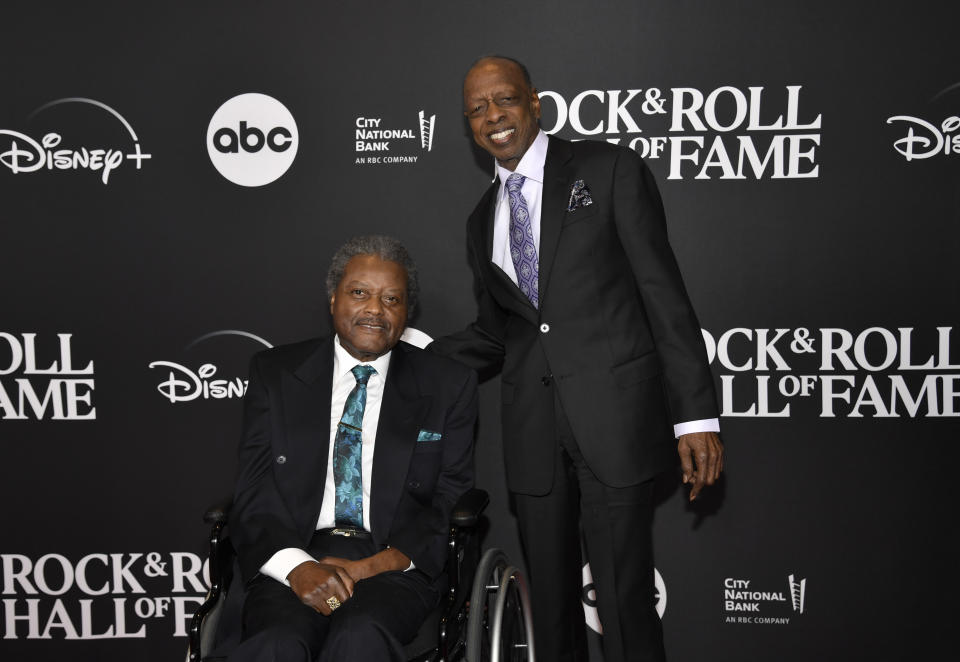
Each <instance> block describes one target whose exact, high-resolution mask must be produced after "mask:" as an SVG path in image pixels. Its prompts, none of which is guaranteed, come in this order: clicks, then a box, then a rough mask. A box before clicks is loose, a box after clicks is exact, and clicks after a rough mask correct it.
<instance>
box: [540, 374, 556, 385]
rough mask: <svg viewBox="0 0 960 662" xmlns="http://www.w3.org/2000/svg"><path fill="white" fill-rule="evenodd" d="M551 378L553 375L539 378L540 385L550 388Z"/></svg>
mask: <svg viewBox="0 0 960 662" xmlns="http://www.w3.org/2000/svg"><path fill="white" fill-rule="evenodd" d="M551 377H553V375H544V376H543V377H541V378H540V383H541V384H543V385H544V386H550V378H551Z"/></svg>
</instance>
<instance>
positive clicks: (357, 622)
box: [229, 535, 440, 662]
mask: <svg viewBox="0 0 960 662" xmlns="http://www.w3.org/2000/svg"><path fill="white" fill-rule="evenodd" d="M307 551H309V552H310V554H311V555H313V556H314V558H320V557H322V556H326V555H329V556H338V557H341V558H348V559H351V560H353V559H359V558H363V557H365V556H370V555H372V554H374V553H376V552H377V551H379V550H378V549H377V548H376V546H375V545H374V544H373V543H372V541H369V540H358V539H356V538H344V537H340V536H321V535H317V536H314V537H313V540H311V542H310V546H309V547H308V548H307ZM439 599H440V594H439V591H438V590H437V588H436V586H434V584H433V582H431V580H430V579H429V577H428V576H427V575H426V574H424V573H423V572H420V571H419V570H416V569H414V570H411V571H409V572H386V573H383V574H380V575H376V576H374V577H370V578H369V579H364V580H362V581H360V582H357V584H356V585H355V587H354V593H353V596H351V598H350V599H349V600H347V601H346V602H344V603H343V604H342V605H341V606H340V608H339V609H337V610H336V611H334V612H333V613H332V614H331V615H330V616H324V615H322V614H320V613H319V612H317V611H315V610H314V609H313V608H311V607H308V606H307V605H305V604H303V603H302V602H300V599H299V598H298V597H297V596H296V595H295V594H294V592H293V591H292V590H291V589H290V587H289V586H286V585H285V584H282V583H280V582H278V581H276V580H275V579H271V578H269V577H263V576H261V577H258V578H257V579H256V580H254V581H253V582H251V584H250V586H249V587H248V589H247V597H246V601H245V603H244V607H243V640H242V641H241V643H240V645H239V646H238V647H237V648H236V650H234V652H233V653H232V654H231V655H230V658H229V659H230V662H274V661H275V662H301V661H302V662H313V661H314V660H321V661H323V662H326V661H328V660H329V661H333V660H336V662H345V661H347V660H364V661H369V662H380V661H384V662H387V661H390V662H404V661H405V660H406V657H405V656H404V654H403V644H405V643H407V642H409V641H411V640H412V639H413V638H414V637H415V636H416V634H417V631H418V630H419V629H420V626H421V625H422V624H423V621H424V619H425V618H426V617H427V615H428V614H429V613H430V610H431V609H433V608H434V607H435V606H436V605H437V603H438V602H439Z"/></svg>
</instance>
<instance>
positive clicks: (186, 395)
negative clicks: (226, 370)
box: [149, 361, 247, 402]
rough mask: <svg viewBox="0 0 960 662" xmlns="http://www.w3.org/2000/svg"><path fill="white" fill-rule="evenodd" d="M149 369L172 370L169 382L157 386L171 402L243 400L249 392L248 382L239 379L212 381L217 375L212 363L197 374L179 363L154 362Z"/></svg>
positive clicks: (202, 367)
mask: <svg viewBox="0 0 960 662" xmlns="http://www.w3.org/2000/svg"><path fill="white" fill-rule="evenodd" d="M149 367H151V368H156V367H165V368H169V369H170V372H169V376H168V377H167V380H166V381H163V382H160V383H159V384H158V385H157V390H158V391H160V393H162V394H163V395H164V396H166V397H167V399H169V400H170V402H188V401H190V400H196V399H197V398H201V397H202V398H203V399H204V400H209V399H211V398H212V399H214V400H224V399H228V398H242V397H243V395H244V393H246V391H247V380H245V379H240V378H239V377H236V378H234V379H233V380H228V379H213V380H211V379H210V378H211V377H213V376H214V375H215V374H216V373H217V367H216V366H215V365H213V364H212V363H204V364H203V365H201V366H200V369H199V370H197V372H196V373H194V372H193V371H192V370H190V369H189V368H187V367H185V366H182V365H180V364H179V363H172V362H170V361H154V362H153V363H151V364H150V366H149ZM178 376H179V377H180V378H179V379H178Z"/></svg>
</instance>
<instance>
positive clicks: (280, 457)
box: [277, 455, 287, 464]
mask: <svg viewBox="0 0 960 662" xmlns="http://www.w3.org/2000/svg"><path fill="white" fill-rule="evenodd" d="M286 461H287V456H286V455H278V456H277V464H283V463H284V462H286Z"/></svg>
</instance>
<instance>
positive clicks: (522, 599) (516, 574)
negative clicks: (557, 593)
mask: <svg viewBox="0 0 960 662" xmlns="http://www.w3.org/2000/svg"><path fill="white" fill-rule="evenodd" d="M491 621H492V622H491V626H492V628H491V632H490V650H491V655H490V660H491V662H534V661H535V660H536V655H535V653H534V646H533V621H532V618H531V616H530V593H529V591H528V590H527V584H526V581H524V579H523V575H522V574H521V573H520V570H519V569H518V568H515V567H513V566H509V567H508V568H506V569H505V570H504V571H503V575H502V577H501V578H500V588H499V589H498V590H497V601H496V605H495V606H494V615H493V618H492V619H491Z"/></svg>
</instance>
